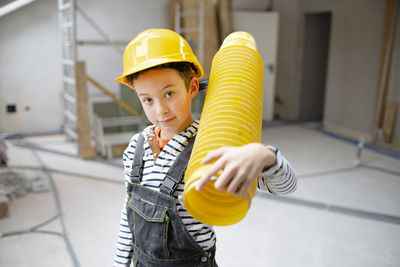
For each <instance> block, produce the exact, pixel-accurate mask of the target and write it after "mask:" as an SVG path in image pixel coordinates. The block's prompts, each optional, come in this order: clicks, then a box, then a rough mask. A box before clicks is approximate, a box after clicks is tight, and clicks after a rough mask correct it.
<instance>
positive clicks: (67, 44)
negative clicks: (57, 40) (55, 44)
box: [62, 40, 74, 46]
mask: <svg viewBox="0 0 400 267" xmlns="http://www.w3.org/2000/svg"><path fill="white" fill-rule="evenodd" d="M62 44H63V46H73V45H74V42H73V41H67V40H64V42H63V43H62Z"/></svg>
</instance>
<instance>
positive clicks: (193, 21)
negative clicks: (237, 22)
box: [169, 0, 220, 78]
mask: <svg viewBox="0 0 400 267" xmlns="http://www.w3.org/2000/svg"><path fill="white" fill-rule="evenodd" d="M177 3H178V4H180V7H181V8H180V11H181V12H183V13H187V12H194V13H196V12H199V10H200V1H199V0H171V1H170V6H169V16H170V17H169V27H170V29H172V30H175V26H176V25H175V16H176V14H175V5H176V4H177ZM204 13H205V14H204V52H203V53H204V54H203V55H204V56H203V62H200V63H201V65H202V67H203V69H204V78H208V76H209V73H210V70H211V63H212V59H213V58H214V55H215V53H217V51H218V49H219V45H220V42H219V35H218V23H217V14H216V6H215V5H214V3H213V1H212V0H204ZM199 25H200V20H199V16H197V15H192V16H185V17H183V18H182V19H181V28H198V27H199ZM181 35H182V36H183V37H184V38H185V39H186V41H187V42H188V43H189V45H190V46H191V48H192V50H193V52H194V53H195V55H196V56H197V57H198V59H199V60H200V61H201V58H200V50H199V49H200V42H199V33H198V32H188V33H182V34H181Z"/></svg>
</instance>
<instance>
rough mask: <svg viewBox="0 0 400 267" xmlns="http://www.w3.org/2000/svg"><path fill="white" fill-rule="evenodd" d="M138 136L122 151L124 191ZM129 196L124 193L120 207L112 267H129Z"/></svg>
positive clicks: (130, 238) (130, 239) (128, 179)
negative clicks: (127, 208)
mask: <svg viewBox="0 0 400 267" xmlns="http://www.w3.org/2000/svg"><path fill="white" fill-rule="evenodd" d="M138 138H139V134H136V135H134V136H133V137H132V139H131V141H130V143H129V145H128V147H127V148H126V149H125V151H124V155H123V164H124V177H125V190H126V189H127V188H128V183H130V182H131V177H130V175H129V174H130V170H131V168H132V167H131V166H132V162H133V157H134V153H135V149H136V143H137V140H138ZM128 199H129V196H128V193H127V192H126V194H125V201H124V206H123V207H122V212H121V219H120V225H119V233H118V239H117V250H116V253H115V258H114V265H113V266H114V267H120V266H129V265H130V264H131V258H132V253H133V248H132V233H131V231H130V228H129V224H128V219H127V215H126V202H127V201H128Z"/></svg>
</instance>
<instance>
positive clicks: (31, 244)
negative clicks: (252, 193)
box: [0, 124, 400, 267]
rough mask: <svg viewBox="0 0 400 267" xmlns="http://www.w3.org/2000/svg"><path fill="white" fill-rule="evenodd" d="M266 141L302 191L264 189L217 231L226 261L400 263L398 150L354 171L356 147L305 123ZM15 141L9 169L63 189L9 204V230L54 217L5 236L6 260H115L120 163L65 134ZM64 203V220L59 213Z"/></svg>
mask: <svg viewBox="0 0 400 267" xmlns="http://www.w3.org/2000/svg"><path fill="white" fill-rule="evenodd" d="M263 142H264V143H269V144H273V145H276V146H278V147H279V149H280V150H281V152H282V153H283V154H284V155H285V156H286V158H287V159H289V161H290V162H291V163H292V165H293V166H294V168H295V170H296V173H297V175H298V179H299V182H298V190H297V191H296V192H295V193H294V194H292V195H289V196H286V197H273V196H272V195H270V194H267V193H264V192H259V193H258V194H257V196H256V197H255V199H254V201H253V204H252V207H251V209H250V210H249V212H248V215H247V216H246V217H245V219H244V220H242V221H241V222H239V223H237V224H235V225H233V226H229V227H216V232H217V237H218V241H217V262H218V264H219V266H221V267H235V266H238V267H239V266H240V267H243V266H252V267H258V266H260V267H261V266H272V267H275V266H279V267H294V266H299V267H300V266H301V267H302V266H304V267H305V266H307V267H321V266H324V267H325V266H335V267H336V266H351V267H358V266H363V267H365V266H379V267H383V266H396V267H397V266H400V249H399V247H400V194H399V191H400V174H399V172H400V167H399V166H400V159H399V158H400V157H399V155H397V156H396V155H394V156H387V155H383V154H382V153H378V152H376V151H373V150H368V149H364V150H363V152H362V159H361V163H362V165H361V166H360V167H358V168H356V167H354V160H355V155H356V147H355V145H354V144H351V143H349V142H346V141H344V140H341V139H338V138H334V137H332V136H329V135H326V134H324V133H322V132H321V131H318V130H316V129H314V128H313V127H312V126H307V125H293V124H288V125H281V126H279V127H268V128H265V129H264V130H263ZM27 144H34V145H35V148H33V147H32V146H31V145H27ZM8 145H9V149H8V155H9V157H10V162H9V165H10V166H15V167H19V168H15V169H12V170H16V171H18V172H20V173H23V174H25V175H26V176H28V177H34V176H40V177H42V178H43V179H46V180H47V179H49V181H54V184H55V186H56V189H57V190H56V191H54V190H50V191H48V192H46V193H29V194H27V195H26V196H24V197H21V198H14V199H12V200H11V201H10V203H9V213H8V216H7V217H6V218H4V219H0V232H2V233H7V232H11V231H19V230H26V229H28V228H31V227H33V226H35V225H38V224H40V223H42V222H45V221H47V220H48V219H51V218H53V220H51V222H50V223H48V224H46V225H45V226H43V227H40V228H38V229H39V230H42V231H49V232H51V233H43V232H42V233H37V232H32V233H26V234H20V235H12V236H7V237H2V238H0V266H13V267H14V266H16V267H22V266H34V267H36V266H38V267H39V266H40V267H47V266H65V267H69V266H78V265H79V266H83V267H86V266H89V267H90V266H111V265H112V261H113V256H114V251H115V242H116V236H117V233H118V225H119V216H120V209H121V207H122V205H123V198H124V187H123V184H122V180H123V176H122V175H123V171H122V167H120V165H121V164H122V161H121V160H120V159H115V160H114V161H113V162H106V161H83V160H81V159H79V157H77V155H76V145H75V144H74V143H69V142H65V139H64V136H60V135H54V136H40V137H30V138H24V139H22V140H21V142H20V143H19V144H17V143H16V142H13V143H10V142H9V143H8ZM51 151H57V152H62V153H61V154H60V153H54V152H51ZM43 168H45V169H43ZM98 178H101V179H98ZM56 192H57V193H56ZM55 193H56V194H55ZM55 196H56V197H55ZM57 201H59V204H60V207H61V210H62V216H61V217H60V216H58V217H55V218H54V216H56V215H57V213H58V209H57V204H56V203H57ZM69 247H70V249H71V251H73V254H72V255H75V256H74V257H71V254H70V253H69Z"/></svg>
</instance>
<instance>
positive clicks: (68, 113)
mask: <svg viewBox="0 0 400 267" xmlns="http://www.w3.org/2000/svg"><path fill="white" fill-rule="evenodd" d="M64 116H65V117H67V118H68V119H70V120H71V121H73V122H76V115H75V114H73V113H72V112H71V111H69V110H65V111H64Z"/></svg>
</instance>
